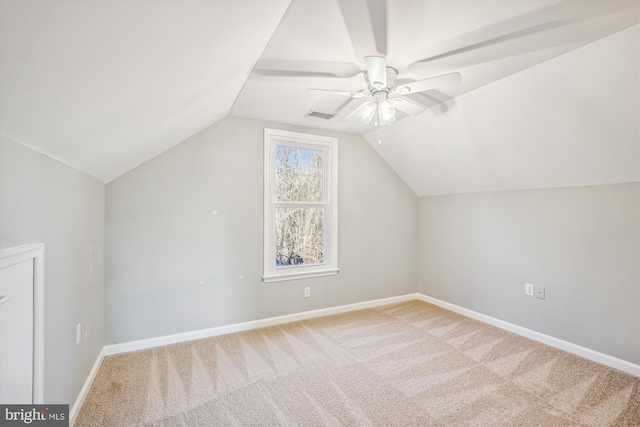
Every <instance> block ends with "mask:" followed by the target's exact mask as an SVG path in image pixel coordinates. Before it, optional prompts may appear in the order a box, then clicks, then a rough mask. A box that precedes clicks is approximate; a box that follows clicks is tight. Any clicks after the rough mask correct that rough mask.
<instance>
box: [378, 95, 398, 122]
mask: <svg viewBox="0 0 640 427" xmlns="http://www.w3.org/2000/svg"><path fill="white" fill-rule="evenodd" d="M378 110H379V114H380V124H381V125H382V126H386V125H388V124H391V123H393V122H395V121H396V109H395V108H394V107H393V104H392V103H391V101H389V100H388V99H385V100H382V101H380V105H379V107H378Z"/></svg>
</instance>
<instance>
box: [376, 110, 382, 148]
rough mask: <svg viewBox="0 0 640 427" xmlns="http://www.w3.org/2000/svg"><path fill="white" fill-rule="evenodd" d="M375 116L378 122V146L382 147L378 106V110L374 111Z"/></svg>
mask: <svg viewBox="0 0 640 427" xmlns="http://www.w3.org/2000/svg"><path fill="white" fill-rule="evenodd" d="M376 116H377V120H378V123H377V125H378V145H382V136H381V134H382V131H381V129H382V120H380V104H378V108H377V109H376Z"/></svg>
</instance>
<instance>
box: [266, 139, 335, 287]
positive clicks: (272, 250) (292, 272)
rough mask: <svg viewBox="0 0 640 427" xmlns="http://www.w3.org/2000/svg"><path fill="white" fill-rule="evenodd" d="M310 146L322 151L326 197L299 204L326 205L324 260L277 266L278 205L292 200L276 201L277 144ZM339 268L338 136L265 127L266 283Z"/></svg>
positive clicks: (331, 272) (328, 273) (324, 273)
mask: <svg viewBox="0 0 640 427" xmlns="http://www.w3.org/2000/svg"><path fill="white" fill-rule="evenodd" d="M276 145H286V146H289V147H298V148H309V149H313V150H322V151H323V162H322V165H323V174H322V177H323V182H322V185H323V187H322V188H323V191H322V194H323V196H322V197H323V200H322V201H321V202H318V203H297V204H298V205H299V206H301V207H322V208H325V209H326V211H325V217H324V223H323V225H324V234H325V235H324V238H325V247H324V261H325V262H324V263H322V264H311V265H304V264H302V265H294V266H286V267H276V263H275V259H276V227H275V216H276V207H278V206H281V205H290V203H278V202H276V191H275V147H276ZM339 271H340V269H339V268H338V138H332V137H328V136H319V135H311V134H306V133H299V132H289V131H284V130H278V129H268V128H265V129H264V275H263V276H262V279H263V280H264V281H265V282H278V281H282V280H294V279H302V278H307V277H319V276H330V275H335V274H337V273H338V272H339Z"/></svg>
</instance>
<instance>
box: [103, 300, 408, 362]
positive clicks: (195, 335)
mask: <svg viewBox="0 0 640 427" xmlns="http://www.w3.org/2000/svg"><path fill="white" fill-rule="evenodd" d="M414 299H417V294H407V295H400V296H397V297H390V298H383V299H377V300H373V301H365V302H357V303H354V304H347V305H339V306H337V307H330V308H321V309H319V310H312V311H303V312H301V313H294V314H287V315H285V316H277V317H269V318H267V319H260V320H253V321H250V322H244V323H235V324H232V325H225V326H218V327H215V328H208V329H200V330H197V331H189V332H182V333H179V334H173V335H165V336H162V337H157V338H149V339H144V340H138V341H130V342H125V343H120V344H111V345H106V346H105V347H104V355H105V356H111V355H113V354H120V353H127V352H130V351H136V350H144V349H147V348H153V347H159V346H163V345H169V344H176V343H180V342H185V341H192V340H197V339H201V338H209V337H215V336H218V335H224V334H231V333H234V332H242V331H248V330H251V329H258V328H265V327H268V326H274V325H280V324H283V323H290V322H297V321H300V320H306V319H312V318H314V317H321V316H328V315H331V314H339V313H346V312H348V311H353V310H362V309H365V308H371V307H378V306H381V305H386V304H394V303H398V302H405V301H411V300H414Z"/></svg>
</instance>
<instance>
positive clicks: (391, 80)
mask: <svg viewBox="0 0 640 427" xmlns="http://www.w3.org/2000/svg"><path fill="white" fill-rule="evenodd" d="M397 78H398V72H397V71H396V69H395V68H391V67H387V86H386V87H380V88H378V87H375V86H374V85H373V84H372V83H371V80H370V78H369V74H368V73H365V79H366V81H367V87H368V88H369V93H370V94H371V95H373V94H374V93H376V92H379V91H385V90H386V92H387V93H389V92H391V89H393V88H394V87H395V85H396V81H397Z"/></svg>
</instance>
